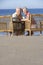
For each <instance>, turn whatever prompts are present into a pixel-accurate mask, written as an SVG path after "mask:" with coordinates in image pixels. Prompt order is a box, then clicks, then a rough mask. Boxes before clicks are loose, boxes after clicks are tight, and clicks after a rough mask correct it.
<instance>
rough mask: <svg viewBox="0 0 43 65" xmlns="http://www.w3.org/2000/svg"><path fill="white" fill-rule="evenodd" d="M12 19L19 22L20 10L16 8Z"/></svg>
mask: <svg viewBox="0 0 43 65" xmlns="http://www.w3.org/2000/svg"><path fill="white" fill-rule="evenodd" d="M12 18H14V19H19V20H21V18H22V15H21V9H20V8H16V12H15V13H13V14H12Z"/></svg>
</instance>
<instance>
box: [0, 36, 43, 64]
mask: <svg viewBox="0 0 43 65" xmlns="http://www.w3.org/2000/svg"><path fill="white" fill-rule="evenodd" d="M0 65H43V36H27V37H26V36H12V37H10V36H0Z"/></svg>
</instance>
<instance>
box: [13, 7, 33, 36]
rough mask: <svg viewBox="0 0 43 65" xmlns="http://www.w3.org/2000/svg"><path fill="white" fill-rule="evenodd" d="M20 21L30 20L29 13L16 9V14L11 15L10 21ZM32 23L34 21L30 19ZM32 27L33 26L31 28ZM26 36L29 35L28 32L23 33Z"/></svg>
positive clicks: (25, 9)
mask: <svg viewBox="0 0 43 65" xmlns="http://www.w3.org/2000/svg"><path fill="white" fill-rule="evenodd" d="M13 19H14V20H17V19H18V20H21V19H28V20H30V12H28V10H27V8H23V9H21V8H16V12H15V13H13V14H12V21H14V20H13ZM32 21H33V23H34V20H33V19H32ZM32 27H33V26H32ZM25 34H26V35H28V34H29V31H26V33H25Z"/></svg>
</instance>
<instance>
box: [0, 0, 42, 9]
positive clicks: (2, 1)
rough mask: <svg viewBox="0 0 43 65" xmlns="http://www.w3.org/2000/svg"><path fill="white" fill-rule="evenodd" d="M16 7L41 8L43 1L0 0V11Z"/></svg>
mask: <svg viewBox="0 0 43 65" xmlns="http://www.w3.org/2000/svg"><path fill="white" fill-rule="evenodd" d="M16 7H28V8H43V0H0V9H14V8H16Z"/></svg>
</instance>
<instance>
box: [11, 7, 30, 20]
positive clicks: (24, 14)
mask: <svg viewBox="0 0 43 65" xmlns="http://www.w3.org/2000/svg"><path fill="white" fill-rule="evenodd" d="M12 18H15V19H17V18H18V19H19V20H21V19H23V18H27V19H29V18H30V13H29V12H28V10H27V8H23V9H21V8H16V12H15V13H13V14H12Z"/></svg>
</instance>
